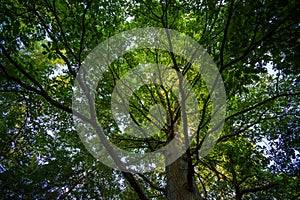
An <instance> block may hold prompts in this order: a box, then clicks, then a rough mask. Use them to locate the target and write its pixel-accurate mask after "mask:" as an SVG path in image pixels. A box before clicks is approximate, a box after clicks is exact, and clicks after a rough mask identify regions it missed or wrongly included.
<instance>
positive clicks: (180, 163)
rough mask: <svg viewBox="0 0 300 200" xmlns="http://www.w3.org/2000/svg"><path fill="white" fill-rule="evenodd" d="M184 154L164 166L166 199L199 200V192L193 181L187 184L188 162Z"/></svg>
mask: <svg viewBox="0 0 300 200" xmlns="http://www.w3.org/2000/svg"><path fill="white" fill-rule="evenodd" d="M184 157H185V155H184V156H182V157H180V158H178V159H177V160H176V161H175V162H173V163H172V164H170V165H169V166H167V167H166V175H167V199H168V200H199V199H201V198H200V194H199V190H198V187H197V186H196V184H195V182H193V183H194V186H193V187H192V188H190V187H189V186H188V162H187V161H186V160H185V158H184Z"/></svg>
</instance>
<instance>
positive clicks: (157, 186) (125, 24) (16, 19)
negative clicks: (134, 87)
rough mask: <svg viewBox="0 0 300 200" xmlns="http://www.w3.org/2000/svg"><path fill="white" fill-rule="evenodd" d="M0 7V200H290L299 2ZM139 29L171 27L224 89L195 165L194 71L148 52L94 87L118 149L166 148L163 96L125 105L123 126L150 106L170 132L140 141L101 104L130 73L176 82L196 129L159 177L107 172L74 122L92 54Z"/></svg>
mask: <svg viewBox="0 0 300 200" xmlns="http://www.w3.org/2000/svg"><path fill="white" fill-rule="evenodd" d="M1 5H2V6H1V7H2V9H1V11H0V13H1V25H0V30H1V43H0V47H1V49H0V51H1V55H0V69H1V70H0V76H1V79H0V89H1V96H0V107H1V121H0V130H1V140H0V143H1V145H0V197H1V199H64V198H67V199H74V198H75V199H138V198H139V199H172V200H173V199H183V198H184V199H233V198H235V199H298V198H299V197H300V193H299V191H298V190H297V188H300V181H299V180H300V179H299V178H300V174H299V171H300V162H299V160H300V159H299V151H300V146H299V145H300V135H299V134H300V130H299V129H300V124H299V121H300V120H299V116H300V109H299V102H300V88H299V87H300V84H299V83H300V78H299V74H300V67H299V63H300V60H299V58H300V30H299V29H300V16H299V13H300V10H299V9H300V2H299V1H298V0H292V1H285V0H272V1H268V0H254V1H246V0H236V1H235V0H231V1H220V0H217V1H175V0H167V1H150V0H145V1H138V0H135V1H110V0H104V1H91V0H90V1H73V0H57V1H55V0H44V1H39V0H36V1H17V0H8V1H4V0H1ZM145 27H160V28H169V29H174V30H176V31H179V32H181V33H184V34H186V35H188V36H190V37H191V38H192V39H194V40H195V41H197V42H198V43H199V44H200V45H202V46H203V47H204V49H206V50H207V52H208V53H209V55H210V56H211V58H212V59H213V61H214V62H215V63H216V65H217V67H218V70H219V72H220V74H221V76H222V79H223V81H224V86H225V89H226V103H227V113H226V118H225V124H224V127H223V130H222V133H221V135H220V137H219V138H216V142H217V143H216V145H215V147H214V148H213V150H212V151H211V152H210V153H209V154H208V155H207V156H205V157H203V158H202V157H200V156H199V155H198V154H197V152H198V150H199V148H201V144H202V143H201V141H202V139H203V138H204V137H205V134H206V131H207V127H208V125H207V122H208V121H209V119H210V114H211V101H210V96H209V94H208V91H207V89H206V86H205V83H204V81H203V79H202V78H201V76H199V74H197V72H196V71H195V69H194V68H193V67H191V66H189V65H188V64H187V62H186V61H184V60H183V59H181V58H180V57H179V56H176V55H172V54H170V53H168V52H165V51H160V50H157V49H151V48H150V49H145V50H139V51H134V52H129V53H127V54H125V55H124V56H122V58H120V59H119V60H117V61H115V62H113V63H112V64H111V65H110V66H109V68H110V73H105V74H104V75H103V77H102V79H101V81H100V82H99V85H98V86H99V87H98V88H97V98H96V101H95V102H96V103H95V105H96V111H97V117H98V120H99V122H100V123H101V125H102V127H103V130H104V133H105V134H106V137H107V138H108V139H109V140H110V141H111V142H113V143H114V144H116V145H118V146H119V147H122V148H123V149H125V150H127V151H132V152H138V151H139V150H141V149H143V150H144V151H147V152H150V151H154V150H156V149H158V148H160V147H161V146H164V145H165V144H166V143H167V142H168V141H169V140H170V139H172V137H174V128H175V124H176V123H177V122H180V120H182V119H180V118H179V117H177V113H179V112H180V109H179V108H178V106H176V105H177V103H176V102H177V101H176V98H174V95H173V94H172V92H170V91H168V90H164V88H161V87H158V86H156V85H149V86H147V87H146V86H145V87H141V88H140V89H139V90H138V91H136V96H134V97H132V99H131V100H130V106H131V108H130V109H131V110H130V111H131V112H132V117H133V118H134V119H136V120H137V121H138V122H140V123H141V124H143V123H146V122H147V120H148V119H147V118H146V117H145V116H147V114H148V112H149V108H150V106H151V105H154V104H155V103H154V102H159V103H161V104H162V105H164V107H165V109H166V111H167V113H168V116H169V118H170V121H171V123H170V124H167V125H166V126H167V127H169V128H170V129H168V130H166V131H164V132H161V133H160V134H158V135H155V136H153V137H152V138H150V140H145V139H142V140H138V139H136V138H134V137H131V136H129V135H126V134H125V135H120V134H119V132H120V129H119V128H118V127H117V124H116V123H115V122H114V119H113V118H112V114H111V108H110V101H111V94H112V92H113V88H114V86H115V85H116V81H117V80H118V78H119V77H121V76H122V75H124V74H125V73H126V72H127V71H129V70H130V69H132V68H134V67H135V66H136V65H137V64H139V63H147V62H151V63H157V64H164V65H167V66H169V67H172V68H173V69H175V70H176V71H178V72H180V73H182V74H184V77H185V78H186V79H187V80H188V81H189V82H190V83H191V84H192V85H193V87H194V89H195V91H196V95H197V100H198V102H199V105H200V115H201V119H199V122H198V123H199V129H198V130H196V131H195V134H196V137H195V140H194V143H193V144H192V145H191V146H190V148H188V150H187V151H186V153H185V154H184V155H183V156H182V157H181V158H180V159H178V161H176V162H175V163H174V164H173V165H170V166H169V167H167V168H166V169H165V170H160V171H154V172H147V173H143V174H138V173H129V172H121V171H118V170H114V169H111V168H109V167H107V166H105V165H103V164H102V163H101V162H100V161H98V160H97V159H95V158H94V157H93V156H92V155H91V154H90V153H89V152H88V151H87V150H86V149H85V147H84V145H83V144H82V142H81V140H80V138H79V136H78V134H77V132H76V130H75V127H74V123H73V118H72V86H73V85H74V82H75V78H76V75H77V73H78V71H79V69H80V67H81V65H82V64H83V62H84V60H85V58H86V57H87V55H88V54H89V53H90V52H91V51H92V50H93V49H94V48H95V47H96V46H97V45H98V44H100V43H101V42H102V41H104V40H106V39H108V38H109V37H111V36H113V35H116V34H118V33H121V32H123V31H127V30H132V29H136V28H145ZM175 61H176V62H175ZM271 68H272V71H273V74H270V73H268V69H269V70H270V69H271ZM167 99H169V101H167ZM141 100H143V102H144V104H141V103H140V101H141ZM172 127H173V128H172ZM170 130H173V132H172V131H171V132H170ZM168 131H169V132H168ZM172 133H173V136H172ZM179 165H182V166H184V167H181V168H180V166H179ZM174 177H176V178H177V179H176V180H174Z"/></svg>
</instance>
